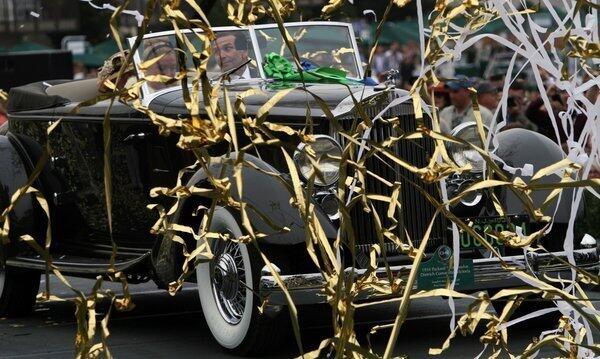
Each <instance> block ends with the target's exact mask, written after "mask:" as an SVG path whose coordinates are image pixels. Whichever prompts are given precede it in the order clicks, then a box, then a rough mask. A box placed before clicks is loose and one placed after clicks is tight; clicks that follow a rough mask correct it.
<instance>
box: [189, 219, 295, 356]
mask: <svg viewBox="0 0 600 359" xmlns="http://www.w3.org/2000/svg"><path fill="white" fill-rule="evenodd" d="M210 230H211V232H216V233H221V234H227V235H229V238H240V237H241V236H242V230H241V227H240V226H239V224H238V223H237V221H236V219H235V217H234V216H233V215H232V214H231V213H230V212H229V211H228V210H227V209H225V208H222V207H218V208H216V209H215V212H214V215H213V218H212V221H211V225H210ZM211 249H212V253H213V256H214V257H213V259H212V260H211V261H210V262H208V263H201V264H199V265H198V266H197V267H196V279H197V281H198V294H199V296H200V304H201V305H202V312H203V314H204V318H205V319H206V324H207V325H208V328H209V329H210V331H211V333H212V335H213V337H214V338H215V340H216V341H217V342H218V343H219V344H220V345H221V346H222V347H223V348H225V349H227V350H229V351H232V352H234V353H236V354H238V355H261V354H264V353H265V352H268V351H272V350H273V349H274V347H275V346H276V345H277V344H278V343H280V340H279V338H281V337H282V335H285V334H286V333H287V325H286V324H287V315H279V316H277V317H275V318H272V317H268V316H266V315H263V314H261V313H259V311H258V307H259V306H260V305H261V303H260V300H259V299H258V297H257V296H256V295H255V293H257V292H258V290H259V282H260V271H261V268H262V267H263V265H264V263H263V262H262V259H261V258H260V255H259V254H258V252H257V251H256V250H255V249H254V247H253V246H252V245H247V244H244V243H238V242H235V241H233V240H223V239H217V240H215V241H213V243H211Z"/></svg>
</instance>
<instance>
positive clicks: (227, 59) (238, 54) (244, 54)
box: [217, 35, 248, 71]
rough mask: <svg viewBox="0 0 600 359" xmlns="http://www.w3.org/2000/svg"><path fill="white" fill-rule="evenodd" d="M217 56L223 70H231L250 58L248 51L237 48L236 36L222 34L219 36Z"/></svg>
mask: <svg viewBox="0 0 600 359" xmlns="http://www.w3.org/2000/svg"><path fill="white" fill-rule="evenodd" d="M217 58H218V61H219V66H220V67H221V71H229V70H231V69H233V68H235V67H237V66H240V65H241V64H243V63H244V62H245V61H246V60H248V51H247V50H238V49H236V47H235V36H233V35H226V36H221V37H217Z"/></svg>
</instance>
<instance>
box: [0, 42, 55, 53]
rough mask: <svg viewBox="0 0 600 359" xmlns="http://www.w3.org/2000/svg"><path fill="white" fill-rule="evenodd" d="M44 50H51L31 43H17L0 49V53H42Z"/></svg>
mask: <svg viewBox="0 0 600 359" xmlns="http://www.w3.org/2000/svg"><path fill="white" fill-rule="evenodd" d="M44 50H52V48H51V47H49V46H46V45H42V44H38V43H36V42H32V41H21V42H19V43H16V44H14V45H13V46H11V47H8V48H6V47H4V48H3V47H0V52H24V51H44Z"/></svg>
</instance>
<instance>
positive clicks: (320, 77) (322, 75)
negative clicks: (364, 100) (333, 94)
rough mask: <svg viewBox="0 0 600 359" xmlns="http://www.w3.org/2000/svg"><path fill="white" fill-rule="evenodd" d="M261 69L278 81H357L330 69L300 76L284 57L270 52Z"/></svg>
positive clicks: (318, 69) (352, 82)
mask: <svg viewBox="0 0 600 359" xmlns="http://www.w3.org/2000/svg"><path fill="white" fill-rule="evenodd" d="M263 69H264V70H265V73H266V74H267V76H268V77H270V78H273V79H276V80H280V81H302V77H304V82H326V83H341V84H356V83H359V82H358V81H354V80H350V79H348V78H346V72H345V71H343V70H338V69H334V68H332V67H319V68H316V69H314V70H306V71H303V73H302V76H300V73H299V72H298V71H296V70H295V69H294V66H292V63H291V62H290V61H289V60H288V59H286V58H285V57H283V56H281V55H278V54H276V53H274V52H270V53H268V54H267V55H266V56H265V63H264V65H263Z"/></svg>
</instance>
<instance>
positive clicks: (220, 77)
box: [210, 59, 252, 81]
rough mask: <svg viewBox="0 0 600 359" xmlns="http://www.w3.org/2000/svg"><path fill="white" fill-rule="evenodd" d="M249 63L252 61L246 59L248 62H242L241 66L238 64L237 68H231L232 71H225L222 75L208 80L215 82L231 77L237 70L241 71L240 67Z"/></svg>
mask: <svg viewBox="0 0 600 359" xmlns="http://www.w3.org/2000/svg"><path fill="white" fill-rule="evenodd" d="M251 61H252V59H248V60H246V61H245V62H243V63H242V64H240V65H238V66H236V67H234V68H232V69H229V70H227V71H225V72H223V73H222V74H220V75H217V76H215V77H213V78H212V79H210V80H211V81H216V80H218V79H222V78H225V77H227V76H229V75H231V74H232V73H234V72H236V71H237V70H239V69H241V68H242V67H244V66H246V65H248V64H249V63H250V62H251Z"/></svg>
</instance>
